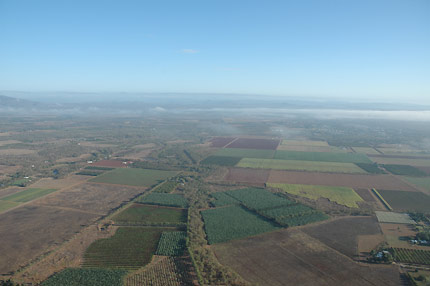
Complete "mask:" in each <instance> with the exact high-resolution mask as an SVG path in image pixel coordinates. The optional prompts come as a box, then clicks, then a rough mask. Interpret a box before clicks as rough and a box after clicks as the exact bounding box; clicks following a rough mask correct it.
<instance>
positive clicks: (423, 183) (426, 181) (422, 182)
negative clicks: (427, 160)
mask: <svg viewBox="0 0 430 286" xmlns="http://www.w3.org/2000/svg"><path fill="white" fill-rule="evenodd" d="M404 178H405V179H406V181H408V182H410V183H412V184H414V185H416V186H418V187H421V188H423V189H424V190H427V191H428V193H430V177H427V178H415V177H404Z"/></svg>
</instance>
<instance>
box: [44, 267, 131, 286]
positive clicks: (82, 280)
mask: <svg viewBox="0 0 430 286" xmlns="http://www.w3.org/2000/svg"><path fill="white" fill-rule="evenodd" d="M126 274H127V271H125V270H113V269H82V268H67V269H65V270H63V271H61V272H60V273H57V274H55V275H53V276H52V277H50V278H49V279H48V280H46V281H44V282H43V283H42V286H58V285H61V286H76V285H79V286H106V285H110V286H121V285H123V278H124V276H125V275H126Z"/></svg>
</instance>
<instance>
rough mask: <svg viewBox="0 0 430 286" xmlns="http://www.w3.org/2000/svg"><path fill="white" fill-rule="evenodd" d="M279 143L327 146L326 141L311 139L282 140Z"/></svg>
mask: <svg viewBox="0 0 430 286" xmlns="http://www.w3.org/2000/svg"><path fill="white" fill-rule="evenodd" d="M281 145H294V146H310V147H329V145H328V143H327V142H326V141H311V140H282V142H281Z"/></svg>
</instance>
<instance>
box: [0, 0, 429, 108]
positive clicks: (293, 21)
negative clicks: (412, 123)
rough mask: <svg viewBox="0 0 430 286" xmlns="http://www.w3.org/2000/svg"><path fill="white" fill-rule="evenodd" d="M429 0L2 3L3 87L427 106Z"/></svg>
mask: <svg viewBox="0 0 430 286" xmlns="http://www.w3.org/2000/svg"><path fill="white" fill-rule="evenodd" d="M429 15H430V1H429V0H403V1H399V0H348V1H345V0H337V1H335V0H297V1H287V0H283V1H270V0H266V1H253V0H243V1H242V0H227V1H224V0H216V1H215V0H212V1H210V0H200V1H187V0H181V1H178V0H173V1H164V0H158V1H155V0H154V1H143V0H140V1H131V0H121V1H119V0H118V1H111V0H102V1H100V0H91V1H88V0H61V1H58V0H52V1H51V0H50V1H48V0H38V1H25V0H0V90H19V91H77V92H84V91H85V92H185V93H187V92H190V93H239V94H261V95H279V96H304V97H306V96H313V97H323V98H331V97H333V98H342V99H349V98H351V99H352V98H358V99H360V98H363V99H364V98H368V99H369V98H370V99H375V100H386V101H405V102H418V103H419V102H423V103H426V104H428V103H430V16H429Z"/></svg>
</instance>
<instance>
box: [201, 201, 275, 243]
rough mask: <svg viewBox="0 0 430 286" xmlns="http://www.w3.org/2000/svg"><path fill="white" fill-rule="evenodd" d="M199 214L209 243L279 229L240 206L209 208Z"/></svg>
mask: <svg viewBox="0 0 430 286" xmlns="http://www.w3.org/2000/svg"><path fill="white" fill-rule="evenodd" d="M201 214H202V217H203V220H204V222H205V231H206V234H207V238H208V242H209V244H214V243H220V242H225V241H229V240H232V239H237V238H243V237H247V236H252V235H257V234H260V233H263V232H268V231H273V230H276V229H279V227H278V226H276V225H275V224H274V223H272V222H270V221H267V220H265V219H263V218H262V217H261V216H259V215H257V214H255V213H252V212H250V211H248V210H246V209H244V208H243V207H240V206H230V207H224V208H217V209H209V210H205V211H202V212H201Z"/></svg>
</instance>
